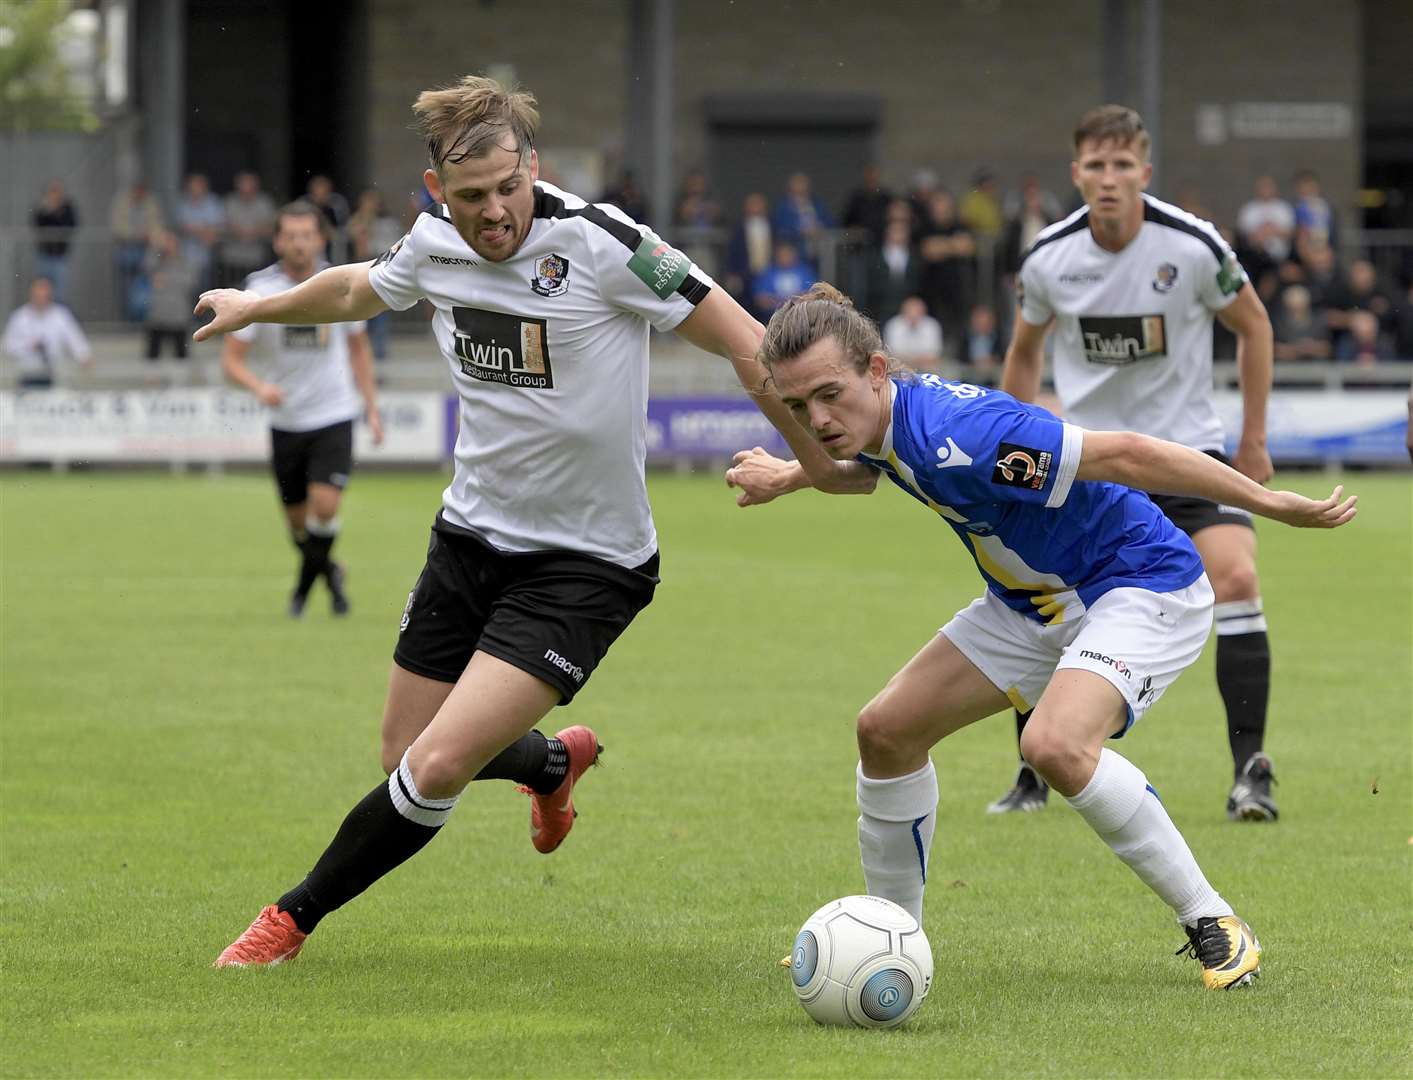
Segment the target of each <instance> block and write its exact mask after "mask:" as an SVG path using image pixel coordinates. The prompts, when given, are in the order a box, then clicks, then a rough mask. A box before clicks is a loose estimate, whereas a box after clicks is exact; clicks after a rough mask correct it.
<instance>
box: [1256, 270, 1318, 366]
mask: <svg viewBox="0 0 1413 1080" xmlns="http://www.w3.org/2000/svg"><path fill="white" fill-rule="evenodd" d="M1271 331H1272V333H1273V335H1274V337H1275V351H1276V359H1277V360H1279V361H1283V362H1284V361H1291V360H1327V359H1329V356H1330V329H1329V326H1328V324H1327V323H1326V322H1325V316H1324V314H1323V313H1322V312H1319V311H1314V310H1313V309H1312V308H1311V306H1310V290H1309V289H1307V288H1306V287H1305V286H1304V285H1291V286H1290V287H1289V288H1287V289H1286V290H1285V292H1283V293H1281V302H1280V307H1279V308H1277V309H1276V312H1275V317H1274V318H1273V319H1272V320H1271Z"/></svg>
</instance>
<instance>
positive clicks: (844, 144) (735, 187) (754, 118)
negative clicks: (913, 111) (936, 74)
mask: <svg viewBox="0 0 1413 1080" xmlns="http://www.w3.org/2000/svg"><path fill="white" fill-rule="evenodd" d="M706 113H707V171H708V175H709V179H710V182H711V185H712V187H713V189H714V190H715V191H717V192H718V193H719V196H720V198H721V202H722V206H723V208H724V209H725V211H726V215H727V218H728V219H729V220H735V218H736V217H737V215H738V214H739V212H740V209H741V200H742V199H743V198H745V196H746V195H747V194H749V193H750V192H752V191H759V192H762V193H764V194H765V196H766V198H767V199H769V200H770V201H771V202H772V203H773V202H774V201H775V200H776V199H777V198H779V196H780V194H781V192H782V191H783V190H784V188H785V180H786V178H787V177H788V176H789V175H790V174H791V173H796V172H803V173H807V174H808V175H809V177H810V179H811V180H812V181H813V185H814V193H815V194H816V195H817V196H818V197H819V198H820V199H821V200H822V201H823V203H824V205H825V207H826V208H827V209H828V211H829V213H830V215H831V216H833V217H834V218H835V219H836V220H837V218H838V215H839V212H840V210H841V209H842V208H843V205H844V201H845V200H846V199H847V198H848V195H849V192H850V191H852V190H853V189H854V188H855V187H856V186H857V185H858V182H859V174H860V172H861V171H862V169H863V167H864V165H865V164H867V163H868V162H869V161H871V160H872V158H873V153H874V144H875V135H876V132H877V128H878V116H879V105H878V102H877V100H876V99H874V98H855V97H849V98H839V97H828V96H815V95H799V96H784V97H782V96H780V95H775V96H772V97H769V98H758V97H739V98H738V97H729V98H710V99H708V100H707V102H706Z"/></svg>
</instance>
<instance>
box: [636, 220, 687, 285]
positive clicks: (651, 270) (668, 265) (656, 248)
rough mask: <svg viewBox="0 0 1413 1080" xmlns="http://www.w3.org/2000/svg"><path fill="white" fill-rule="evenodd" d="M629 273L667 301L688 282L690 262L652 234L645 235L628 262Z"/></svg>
mask: <svg viewBox="0 0 1413 1080" xmlns="http://www.w3.org/2000/svg"><path fill="white" fill-rule="evenodd" d="M628 269H629V270H631V271H633V273H634V274H636V275H637V276H638V277H639V278H641V279H642V282H643V284H644V285H646V286H647V287H648V288H650V289H651V290H652V291H653V292H654V293H656V294H657V297H658V299H659V300H666V299H667V298H668V297H669V296H671V295H672V294H673V293H674V292H675V291H676V290H677V286H679V285H681V284H682V282H684V281H686V280H687V275H688V273H690V272H691V269H692V260H691V259H689V258H687V256H685V255H683V254H682V253H681V252H680V251H678V250H677V249H676V248H674V247H673V246H672V245H671V244H668V243H667V242H666V241H664V240H663V239H661V238H660V237H658V236H657V235H656V234H654V233H651V232H650V233H648V234H647V235H646V236H644V237H643V239H642V241H641V242H640V243H639V244H638V247H637V249H636V250H635V251H634V252H633V254H632V255H631V256H630V257H629V259H628Z"/></svg>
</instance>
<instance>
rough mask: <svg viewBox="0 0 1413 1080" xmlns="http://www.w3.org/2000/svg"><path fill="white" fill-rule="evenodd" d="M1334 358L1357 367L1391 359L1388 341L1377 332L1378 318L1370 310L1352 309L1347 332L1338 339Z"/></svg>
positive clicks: (1391, 354)
mask: <svg viewBox="0 0 1413 1080" xmlns="http://www.w3.org/2000/svg"><path fill="white" fill-rule="evenodd" d="M1335 359H1336V360H1339V361H1341V362H1343V363H1346V364H1357V365H1358V366H1359V367H1370V366H1372V365H1374V364H1377V363H1378V362H1379V361H1381V360H1392V359H1393V352H1392V350H1391V349H1390V348H1389V345H1388V341H1387V340H1386V339H1385V338H1384V336H1383V334H1381V333H1379V319H1378V316H1376V315H1375V314H1374V313H1373V312H1372V311H1354V312H1350V315H1349V332H1348V333H1347V334H1345V335H1344V337H1343V338H1342V339H1341V340H1340V343H1339V348H1338V349H1337V350H1336V351H1335Z"/></svg>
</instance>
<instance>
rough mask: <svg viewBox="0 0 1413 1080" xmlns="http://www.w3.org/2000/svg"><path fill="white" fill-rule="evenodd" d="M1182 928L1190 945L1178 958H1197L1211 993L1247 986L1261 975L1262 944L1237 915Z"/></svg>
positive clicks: (1182, 950)
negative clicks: (1212, 991)
mask: <svg viewBox="0 0 1413 1080" xmlns="http://www.w3.org/2000/svg"><path fill="white" fill-rule="evenodd" d="M1183 929H1184V930H1186V931H1187V944H1186V945H1184V946H1183V947H1182V948H1181V949H1179V950H1178V951H1177V953H1176V954H1175V955H1177V956H1181V955H1183V954H1184V953H1186V954H1188V955H1189V956H1194V957H1196V958H1197V961H1198V963H1200V964H1201V965H1202V982H1203V984H1204V985H1205V986H1206V987H1207V989H1208V990H1230V989H1231V988H1232V987H1234V986H1246V985H1247V984H1249V983H1250V982H1251V980H1252V978H1254V977H1255V976H1257V975H1260V974H1261V943H1260V942H1259V941H1257V940H1256V935H1255V934H1253V933H1252V932H1251V927H1249V926H1247V925H1246V924H1245V923H1244V922H1242V921H1241V920H1240V919H1239V918H1237V917H1236V916H1235V915H1223V916H1221V917H1220V918H1215V919H1214V918H1206V919H1198V920H1197V925H1196V926H1185V927H1183Z"/></svg>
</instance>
